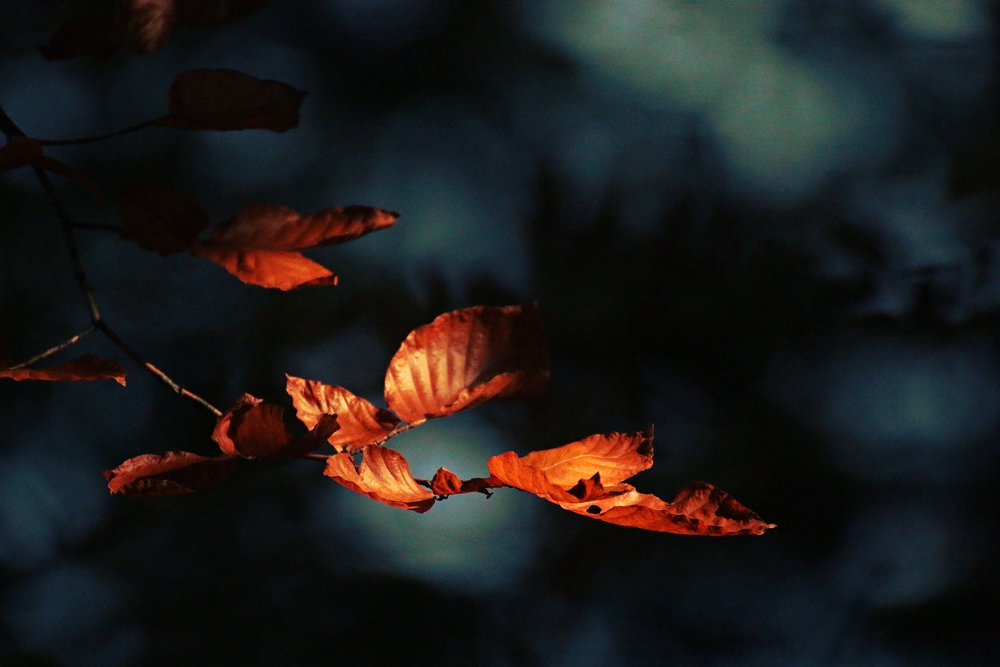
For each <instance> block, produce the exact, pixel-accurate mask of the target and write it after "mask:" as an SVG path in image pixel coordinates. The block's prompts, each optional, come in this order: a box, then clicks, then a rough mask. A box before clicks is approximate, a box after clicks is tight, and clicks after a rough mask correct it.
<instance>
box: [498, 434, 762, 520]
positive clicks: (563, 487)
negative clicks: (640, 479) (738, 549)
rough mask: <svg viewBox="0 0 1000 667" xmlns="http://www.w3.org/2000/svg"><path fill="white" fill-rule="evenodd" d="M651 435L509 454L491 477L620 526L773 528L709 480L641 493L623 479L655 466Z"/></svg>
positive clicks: (502, 457) (591, 440)
mask: <svg viewBox="0 0 1000 667" xmlns="http://www.w3.org/2000/svg"><path fill="white" fill-rule="evenodd" d="M651 437H652V436H651V435H649V434H644V433H635V434H632V436H631V438H630V440H631V443H629V442H628V440H629V438H628V437H627V436H625V437H623V436H622V434H618V433H613V434H610V435H609V436H596V437H595V436H591V437H589V438H585V439H584V440H581V441H580V442H577V443H571V444H570V445H566V446H564V447H558V448H556V449H552V450H546V451H542V452H532V453H531V454H528V455H527V456H525V457H523V458H521V457H518V456H517V454H515V453H514V452H506V453H504V454H500V455H499V456H494V457H493V458H491V459H490V460H489V461H488V462H487V465H488V467H489V471H490V475H491V476H492V477H495V478H496V479H497V480H498V481H499V482H502V483H503V484H505V485H506V486H510V487H513V488H516V489H521V490H522V491H527V492H528V493H533V494H535V495H537V496H538V497H540V498H544V499H546V500H548V501H550V502H553V503H556V504H557V505H559V506H560V507H562V508H563V509H566V510H569V511H571V512H575V513H577V514H582V515H585V516H589V517H591V518H594V519H599V520H601V521H606V522H608V523H613V524H617V525H620V526H631V527H634V528H642V529H645V530H654V531H659V532H666V533H680V534H686V535H747V534H754V535H760V534H761V533H763V532H764V531H765V530H767V529H768V528H773V527H774V526H773V525H771V524H766V523H764V522H763V521H762V520H761V518H760V517H759V516H757V515H756V514H754V513H753V512H751V511H750V510H749V509H747V508H746V507H744V506H743V505H741V504H740V503H738V502H736V500H734V499H733V498H732V497H731V496H729V495H728V494H726V493H724V492H722V491H720V490H719V489H716V488H715V487H713V486H711V485H709V484H705V483H704V482H692V483H690V484H688V486H687V487H685V488H684V490H682V491H681V493H680V494H678V496H677V498H675V499H674V501H673V502H672V503H668V502H665V501H663V500H661V499H660V498H657V497H656V496H654V495H651V494H646V493H639V492H638V491H636V489H635V487H633V486H632V485H630V484H621V483H616V481H618V482H620V481H621V480H624V479H627V478H628V477H629V476H631V474H633V473H634V472H638V471H639V470H644V469H645V468H648V467H649V465H651V464H652V454H653V452H652V444H651V442H650V439H651ZM584 443H590V444H591V446H592V447H593V448H594V451H595V453H596V454H595V455H594V456H590V455H589V454H585V453H581V450H582V447H581V445H582V444H584ZM646 457H648V461H647V458H646ZM647 463H648V464H649V465H647ZM630 471H632V472H630ZM577 474H580V476H579V477H578V478H577V479H575V481H574V480H573V478H574V477H577ZM602 480H604V481H606V482H608V484H607V486H605V484H604V482H602Z"/></svg>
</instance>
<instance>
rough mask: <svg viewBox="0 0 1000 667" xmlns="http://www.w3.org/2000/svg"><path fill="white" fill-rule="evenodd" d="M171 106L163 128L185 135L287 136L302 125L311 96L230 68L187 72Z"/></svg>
mask: <svg viewBox="0 0 1000 667" xmlns="http://www.w3.org/2000/svg"><path fill="white" fill-rule="evenodd" d="M169 96H170V105H169V107H168V113H167V115H166V116H164V117H163V118H161V119H160V120H159V121H158V124H160V125H164V126H166V127H177V128H181V129H184V130H250V129H263V130H273V131H274V132H284V131H285V130H289V129H291V128H293V127H295V126H297V125H298V124H299V107H300V106H301V105H302V100H303V99H304V98H305V96H306V93H304V92H302V91H300V90H296V89H295V88H292V87H291V86H289V85H288V84H285V83H281V82H279V81H265V80H263V79H258V78H256V77H253V76H250V75H249V74H244V73H242V72H237V71H236V70H231V69H196V70H190V71H187V72H182V73H181V74H179V75H178V76H177V78H176V79H174V83H173V85H172V86H171V87H170V93H169Z"/></svg>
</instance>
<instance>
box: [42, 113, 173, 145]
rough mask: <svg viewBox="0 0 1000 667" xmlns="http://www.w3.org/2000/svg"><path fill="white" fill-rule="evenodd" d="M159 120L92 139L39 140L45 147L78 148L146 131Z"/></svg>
mask: <svg viewBox="0 0 1000 667" xmlns="http://www.w3.org/2000/svg"><path fill="white" fill-rule="evenodd" d="M158 120H160V119H159V118H154V119H152V120H147V121H145V122H142V123H139V124H138V125H132V126H131V127H126V128H123V129H121V130H115V131H114V132H108V133H107V134H97V135H94V136H92V137H80V138H79V139H39V140H38V143H40V144H41V145H43V146H78V145H80V144H92V143H94V142H97V141H104V140H105V139H114V138H115V137H120V136H122V135H123V134H129V133H131V132H137V131H139V130H144V129H146V128H147V127H151V126H153V125H155V124H156V121H158Z"/></svg>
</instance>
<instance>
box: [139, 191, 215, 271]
mask: <svg viewBox="0 0 1000 667" xmlns="http://www.w3.org/2000/svg"><path fill="white" fill-rule="evenodd" d="M119 211H120V213H121V218H122V230H123V231H124V232H125V235H126V236H127V237H128V238H130V239H131V240H133V241H135V242H136V243H138V244H139V245H140V246H142V247H143V248H145V249H146V250H151V251H153V252H156V253H159V254H161V255H171V254H173V253H177V252H183V251H185V250H190V249H191V246H192V245H193V243H194V240H195V237H197V236H198V234H200V233H201V232H203V231H204V230H206V229H208V226H209V223H210V220H209V218H208V214H207V213H205V210H204V209H203V208H202V207H201V205H200V204H199V203H198V201H197V200H196V199H195V198H194V197H192V196H191V195H189V194H188V193H186V192H184V191H183V190H181V189H180V188H177V187H174V186H172V185H167V184H166V183H158V182H155V181H153V182H149V183H144V184H143V185H129V186H126V187H124V188H122V192H121V197H120V207H119Z"/></svg>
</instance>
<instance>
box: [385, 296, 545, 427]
mask: <svg viewBox="0 0 1000 667" xmlns="http://www.w3.org/2000/svg"><path fill="white" fill-rule="evenodd" d="M548 379H549V358H548V346H547V343H546V339H545V332H544V329H543V328H542V319H541V316H540V315H539V312H538V307H537V306H536V305H535V304H527V305H524V306H504V307H502V308H493V307H487V306H476V307H474V308H465V309H463V310H456V311H454V312H451V313H445V314H444V315H440V316H438V317H437V318H436V319H435V320H434V321H433V322H431V323H430V324H426V325H424V326H422V327H418V328H417V329H414V330H413V331H412V332H410V335H409V336H407V337H406V340H405V341H403V344H402V345H401V346H400V348H399V350H398V351H397V352H396V354H395V355H394V356H393V358H392V360H391V361H390V362H389V369H388V371H387V372H386V376H385V400H386V402H387V403H388V404H389V407H390V408H391V409H392V410H394V411H395V412H396V414H398V415H399V416H400V417H401V418H402V419H404V420H406V421H410V422H414V421H423V420H424V419H429V418H433V417H444V416H446V415H451V414H454V413H456V412H459V411H461V410H465V409H467V408H471V407H473V406H476V405H479V404H480V403H484V402H486V401H489V400H491V399H515V398H534V397H536V396H538V395H539V394H541V393H542V391H543V390H544V389H545V385H546V384H547V383H548Z"/></svg>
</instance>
